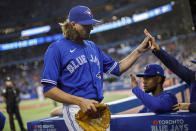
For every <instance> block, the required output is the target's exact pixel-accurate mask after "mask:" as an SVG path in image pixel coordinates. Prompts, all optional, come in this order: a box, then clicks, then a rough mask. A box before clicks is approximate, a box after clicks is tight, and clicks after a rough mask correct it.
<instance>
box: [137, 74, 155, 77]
mask: <svg viewBox="0 0 196 131" xmlns="http://www.w3.org/2000/svg"><path fill="white" fill-rule="evenodd" d="M136 76H137V77H144V76H154V75H149V74H147V73H139V74H137V75H136Z"/></svg>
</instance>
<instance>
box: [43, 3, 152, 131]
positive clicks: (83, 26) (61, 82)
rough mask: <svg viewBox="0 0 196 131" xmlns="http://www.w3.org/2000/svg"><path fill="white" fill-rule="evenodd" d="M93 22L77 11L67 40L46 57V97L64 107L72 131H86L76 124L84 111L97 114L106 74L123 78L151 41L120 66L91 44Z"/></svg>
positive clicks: (85, 9) (88, 13)
mask: <svg viewBox="0 0 196 131" xmlns="http://www.w3.org/2000/svg"><path fill="white" fill-rule="evenodd" d="M96 23H99V21H98V20H95V19H94V18H93V14H92V12H91V10H90V9H89V8H88V7H86V6H75V7H73V8H72V9H71V10H70V12H69V16H68V21H65V22H64V23H62V24H61V28H62V31H63V35H64V37H65V38H63V39H60V40H58V41H56V42H54V43H52V44H51V45H50V46H49V47H48V49H47V51H46V53H45V56H44V67H43V75H42V80H41V82H42V84H43V86H44V95H45V96H46V97H49V98H51V99H53V100H55V101H58V102H61V103H63V116H64V120H65V123H66V125H67V127H68V129H69V130H70V131H75V130H82V129H81V128H80V127H79V126H78V124H77V123H76V122H75V114H76V113H77V112H78V111H79V110H80V109H81V110H82V111H83V112H84V113H85V112H87V111H94V112H96V108H95V105H94V104H95V103H99V102H101V101H102V100H103V73H107V74H114V75H117V76H119V75H121V74H122V73H124V72H125V71H126V70H127V69H128V68H129V67H131V66H132V64H134V62H135V61H136V60H137V58H138V57H139V56H141V54H142V53H143V52H145V51H146V50H147V48H149V42H148V41H149V37H146V38H145V39H144V41H143V42H142V43H141V45H140V46H138V47H137V48H136V49H135V50H134V51H133V52H132V53H131V54H130V55H128V56H127V57H126V58H125V59H123V60H122V61H120V62H116V61H114V59H112V58H111V57H109V56H108V55H106V54H105V53H104V52H103V51H102V50H101V49H100V48H99V47H98V46H97V45H96V44H95V43H94V42H92V41H89V40H88V39H89V38H90V31H91V30H92V29H93V24H96Z"/></svg>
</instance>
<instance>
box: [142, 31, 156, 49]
mask: <svg viewBox="0 0 196 131" xmlns="http://www.w3.org/2000/svg"><path fill="white" fill-rule="evenodd" d="M144 34H145V35H146V36H147V37H149V38H150V43H151V44H152V45H151V47H150V49H151V50H160V47H159V45H158V44H157V43H156V41H155V38H154V37H152V35H151V34H150V33H149V32H148V30H147V29H145V30H144Z"/></svg>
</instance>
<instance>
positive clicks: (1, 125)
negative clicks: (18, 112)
mask: <svg viewBox="0 0 196 131" xmlns="http://www.w3.org/2000/svg"><path fill="white" fill-rule="evenodd" d="M5 120H6V117H5V116H4V115H3V113H1V112H0V131H2V130H3V128H4V126H5Z"/></svg>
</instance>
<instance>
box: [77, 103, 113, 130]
mask: <svg viewBox="0 0 196 131" xmlns="http://www.w3.org/2000/svg"><path fill="white" fill-rule="evenodd" d="M95 107H96V108H97V112H86V113H83V112H82V110H79V112H78V113H77V114H76V115H75V119H76V121H77V123H78V124H79V125H80V127H82V128H83V129H84V131H106V129H107V128H108V126H109V124H110V116H111V113H110V110H109V108H108V106H107V105H106V104H98V103H97V104H95Z"/></svg>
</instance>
